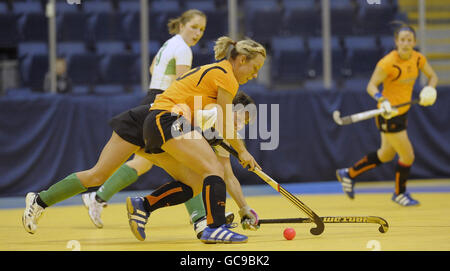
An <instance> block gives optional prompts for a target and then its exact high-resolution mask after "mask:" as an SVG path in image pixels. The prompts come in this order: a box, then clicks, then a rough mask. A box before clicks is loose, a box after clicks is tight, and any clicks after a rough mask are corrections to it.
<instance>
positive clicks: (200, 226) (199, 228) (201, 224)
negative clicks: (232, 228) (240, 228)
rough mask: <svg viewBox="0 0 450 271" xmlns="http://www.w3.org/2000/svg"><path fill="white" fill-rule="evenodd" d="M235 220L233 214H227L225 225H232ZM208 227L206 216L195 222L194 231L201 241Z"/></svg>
mask: <svg viewBox="0 0 450 271" xmlns="http://www.w3.org/2000/svg"><path fill="white" fill-rule="evenodd" d="M233 220H234V214H233V213H232V212H227V213H225V223H226V224H227V225H230V224H231V223H233ZM207 226H208V225H207V224H206V216H204V217H202V218H199V219H198V220H197V221H195V223H194V231H195V234H196V235H197V238H198V239H200V238H201V237H202V233H203V231H204V230H205V228H206V227H207Z"/></svg>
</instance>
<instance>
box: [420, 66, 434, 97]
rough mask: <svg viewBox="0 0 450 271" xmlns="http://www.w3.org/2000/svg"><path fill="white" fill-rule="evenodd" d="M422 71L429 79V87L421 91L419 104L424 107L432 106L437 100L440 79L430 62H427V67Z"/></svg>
mask: <svg viewBox="0 0 450 271" xmlns="http://www.w3.org/2000/svg"><path fill="white" fill-rule="evenodd" d="M421 71H422V72H423V73H424V74H425V76H426V77H427V78H428V85H427V86H425V87H424V88H423V89H422V90H421V91H420V94H419V96H420V101H419V104H420V105H422V106H430V105H433V104H434V103H435V102H436V98H437V92H436V85H437V82H438V77H437V75H436V73H435V72H434V70H433V68H432V67H431V65H430V64H428V62H426V63H425V65H423V67H422V68H421Z"/></svg>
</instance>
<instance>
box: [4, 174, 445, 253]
mask: <svg viewBox="0 0 450 271" xmlns="http://www.w3.org/2000/svg"><path fill="white" fill-rule="evenodd" d="M446 184H448V181H446ZM378 185H379V184H378ZM388 185H390V186H392V183H389V184H388ZM375 186H376V185H375ZM418 187H420V184H419V185H418ZM136 195H142V194H140V193H139V192H136ZM412 195H413V196H414V198H415V199H417V200H419V201H420V203H421V204H420V206H415V207H401V206H399V205H397V204H395V203H393V202H392V201H391V193H360V194H358V193H357V194H356V197H355V199H354V200H350V199H348V198H347V197H346V196H345V195H344V194H308V195H298V196H299V198H300V199H301V200H302V201H303V202H304V203H305V204H306V205H308V206H309V207H310V208H311V209H313V210H314V211H315V212H316V213H317V214H318V215H319V216H379V217H382V218H384V219H386V220H387V221H388V223H389V226H390V227H389V230H388V232H387V233H384V234H383V233H380V232H379V231H378V225H377V224H327V223H326V224H325V231H324V232H323V234H321V235H319V236H314V235H311V234H310V232H309V229H310V228H311V227H313V226H314V224H270V225H269V224H263V225H261V228H260V229H259V230H258V231H244V230H243V229H242V228H241V227H240V226H239V227H237V228H235V230H236V231H237V232H239V233H242V234H247V235H248V237H249V240H248V242H247V243H245V244H228V245H226V244H208V245H207V244H203V243H201V242H200V241H199V240H197V239H196V236H195V234H194V231H193V227H192V225H190V224H189V222H188V221H189V217H188V214H187V211H186V208H185V206H184V205H178V206H173V207H167V208H164V209H160V210H158V211H156V212H154V213H153V214H152V215H151V216H150V219H149V223H148V224H147V227H146V233H147V239H146V240H145V241H143V242H141V241H138V240H136V239H135V237H134V236H133V234H132V233H131V231H130V229H129V226H128V220H127V212H126V208H125V203H124V202H123V203H113V204H110V205H109V206H108V207H107V208H106V209H104V211H103V213H102V218H103V223H104V225H105V226H104V228H103V229H97V228H95V226H94V225H93V224H92V222H91V221H90V219H89V216H88V213H87V209H85V208H84V206H82V205H81V201H80V205H74V206H54V207H51V208H48V209H46V210H45V211H44V214H43V216H42V217H41V219H40V221H39V225H38V226H39V227H38V230H37V232H36V233H35V234H33V235H32V234H29V233H27V232H25V230H24V229H23V227H22V222H21V216H22V212H23V208H14V209H0V221H1V222H0V250H2V251H5V250H7V251H23V250H25V251H50V250H51V251H70V250H81V251H92V250H96V251H98V250H101V251H109V250H115V251H117V250H120V251H125V250H133V251H138V250H139V251H141V250H142V251H205V250H209V251H211V250H212V251H222V250H223V251H231V250H233V251H278V250H283V251H369V250H382V251H417V250H419V251H449V250H450V211H449V210H450V193H448V192H442V193H440V192H433V193H429V192H417V193H412ZM247 201H248V204H249V205H250V206H251V207H252V208H254V209H255V210H256V211H257V213H258V215H259V216H260V218H263V219H267V218H288V217H306V216H305V214H303V213H302V212H301V211H300V210H298V209H297V208H296V207H295V206H294V205H292V204H291V203H290V202H289V201H287V200H286V199H285V198H284V197H282V196H281V195H278V194H276V195H261V196H248V197H247ZM227 211H232V212H234V213H235V215H236V218H235V222H239V217H238V216H239V215H238V209H237V206H236V205H235V203H234V202H233V201H232V199H231V198H228V204H227ZM286 227H292V228H294V229H295V231H296V237H295V238H294V239H293V240H290V241H288V240H285V239H284V237H283V230H284V229H285V228H286Z"/></svg>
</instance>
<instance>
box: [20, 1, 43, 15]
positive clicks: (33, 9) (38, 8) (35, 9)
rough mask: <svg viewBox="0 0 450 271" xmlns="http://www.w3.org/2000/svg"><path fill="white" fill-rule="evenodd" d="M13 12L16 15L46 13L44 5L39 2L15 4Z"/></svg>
mask: <svg viewBox="0 0 450 271" xmlns="http://www.w3.org/2000/svg"><path fill="white" fill-rule="evenodd" d="M13 12H14V13H15V14H20V15H22V14H30V13H42V14H43V13H44V10H43V9H42V5H41V3H40V2H39V1H33V2H16V1H14V3H13Z"/></svg>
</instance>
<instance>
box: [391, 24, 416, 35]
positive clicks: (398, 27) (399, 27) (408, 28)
mask: <svg viewBox="0 0 450 271" xmlns="http://www.w3.org/2000/svg"><path fill="white" fill-rule="evenodd" d="M390 24H391V25H394V26H395V28H394V37H395V39H397V38H398V34H399V33H400V32H401V31H409V32H411V33H413V35H414V38H416V30H414V28H413V27H412V26H411V25H409V24H407V23H405V22H403V21H393V22H391V23H390Z"/></svg>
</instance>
